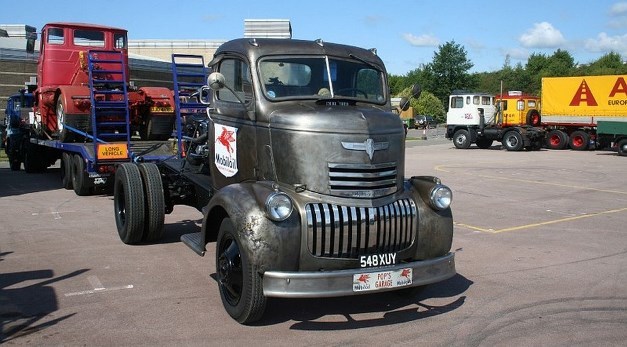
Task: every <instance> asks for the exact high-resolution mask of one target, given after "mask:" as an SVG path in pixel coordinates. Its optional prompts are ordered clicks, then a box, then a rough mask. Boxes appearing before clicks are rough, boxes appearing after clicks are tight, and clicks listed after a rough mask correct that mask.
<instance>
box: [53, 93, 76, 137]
mask: <svg viewBox="0 0 627 347" xmlns="http://www.w3.org/2000/svg"><path fill="white" fill-rule="evenodd" d="M65 109H66V107H65V105H64V104H63V95H61V94H59V96H58V97H57V104H56V107H55V114H56V116H57V129H58V131H59V141H61V142H72V141H73V140H74V134H73V133H72V132H71V131H70V130H68V129H67V128H65V126H64V125H65V121H66V119H65V115H66V113H65Z"/></svg>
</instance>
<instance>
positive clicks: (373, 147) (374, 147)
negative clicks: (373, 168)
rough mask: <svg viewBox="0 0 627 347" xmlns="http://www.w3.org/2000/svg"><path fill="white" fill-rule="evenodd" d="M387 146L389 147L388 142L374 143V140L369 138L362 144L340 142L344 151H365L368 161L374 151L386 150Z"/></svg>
mask: <svg viewBox="0 0 627 347" xmlns="http://www.w3.org/2000/svg"><path fill="white" fill-rule="evenodd" d="M389 146H390V143H389V142H374V140H373V139H370V138H369V139H367V140H366V141H364V142H344V141H342V147H344V149H348V150H351V151H365V152H366V154H368V158H370V160H372V156H373V155H374V151H380V150H384V149H388V147H389Z"/></svg>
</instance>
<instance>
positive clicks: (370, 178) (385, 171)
mask: <svg viewBox="0 0 627 347" xmlns="http://www.w3.org/2000/svg"><path fill="white" fill-rule="evenodd" d="M397 173H398V172H397V170H396V163H383V164H372V165H370V164H334V163H329V190H330V192H331V194H333V195H338V196H345V197H353V198H377V197H381V196H384V195H388V194H391V193H393V192H394V191H395V188H396V178H397V177H396V176H397Z"/></svg>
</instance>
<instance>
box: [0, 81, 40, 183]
mask: <svg viewBox="0 0 627 347" xmlns="http://www.w3.org/2000/svg"><path fill="white" fill-rule="evenodd" d="M33 101H34V98H33V94H32V93H30V92H29V91H28V90H27V89H22V90H20V91H19V93H17V94H13V95H11V96H9V99H8V100H7V107H6V109H5V127H6V129H5V131H4V134H3V136H2V142H3V144H4V150H5V152H6V154H7V156H8V158H9V163H10V167H11V170H15V171H17V170H19V169H20V166H21V164H22V161H23V158H24V153H23V152H24V148H25V146H24V142H25V141H28V134H29V126H28V124H29V122H28V117H30V115H29V113H31V112H32V111H33Z"/></svg>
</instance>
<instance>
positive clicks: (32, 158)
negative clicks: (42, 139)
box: [22, 142, 45, 173]
mask: <svg viewBox="0 0 627 347" xmlns="http://www.w3.org/2000/svg"><path fill="white" fill-rule="evenodd" d="M37 147H38V146H37V145H34V144H31V143H30V142H25V143H24V145H23V147H22V150H23V151H24V171H26V172H28V173H35V172H42V171H44V169H45V167H44V166H43V164H42V160H41V156H40V154H39V152H38V148H37Z"/></svg>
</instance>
